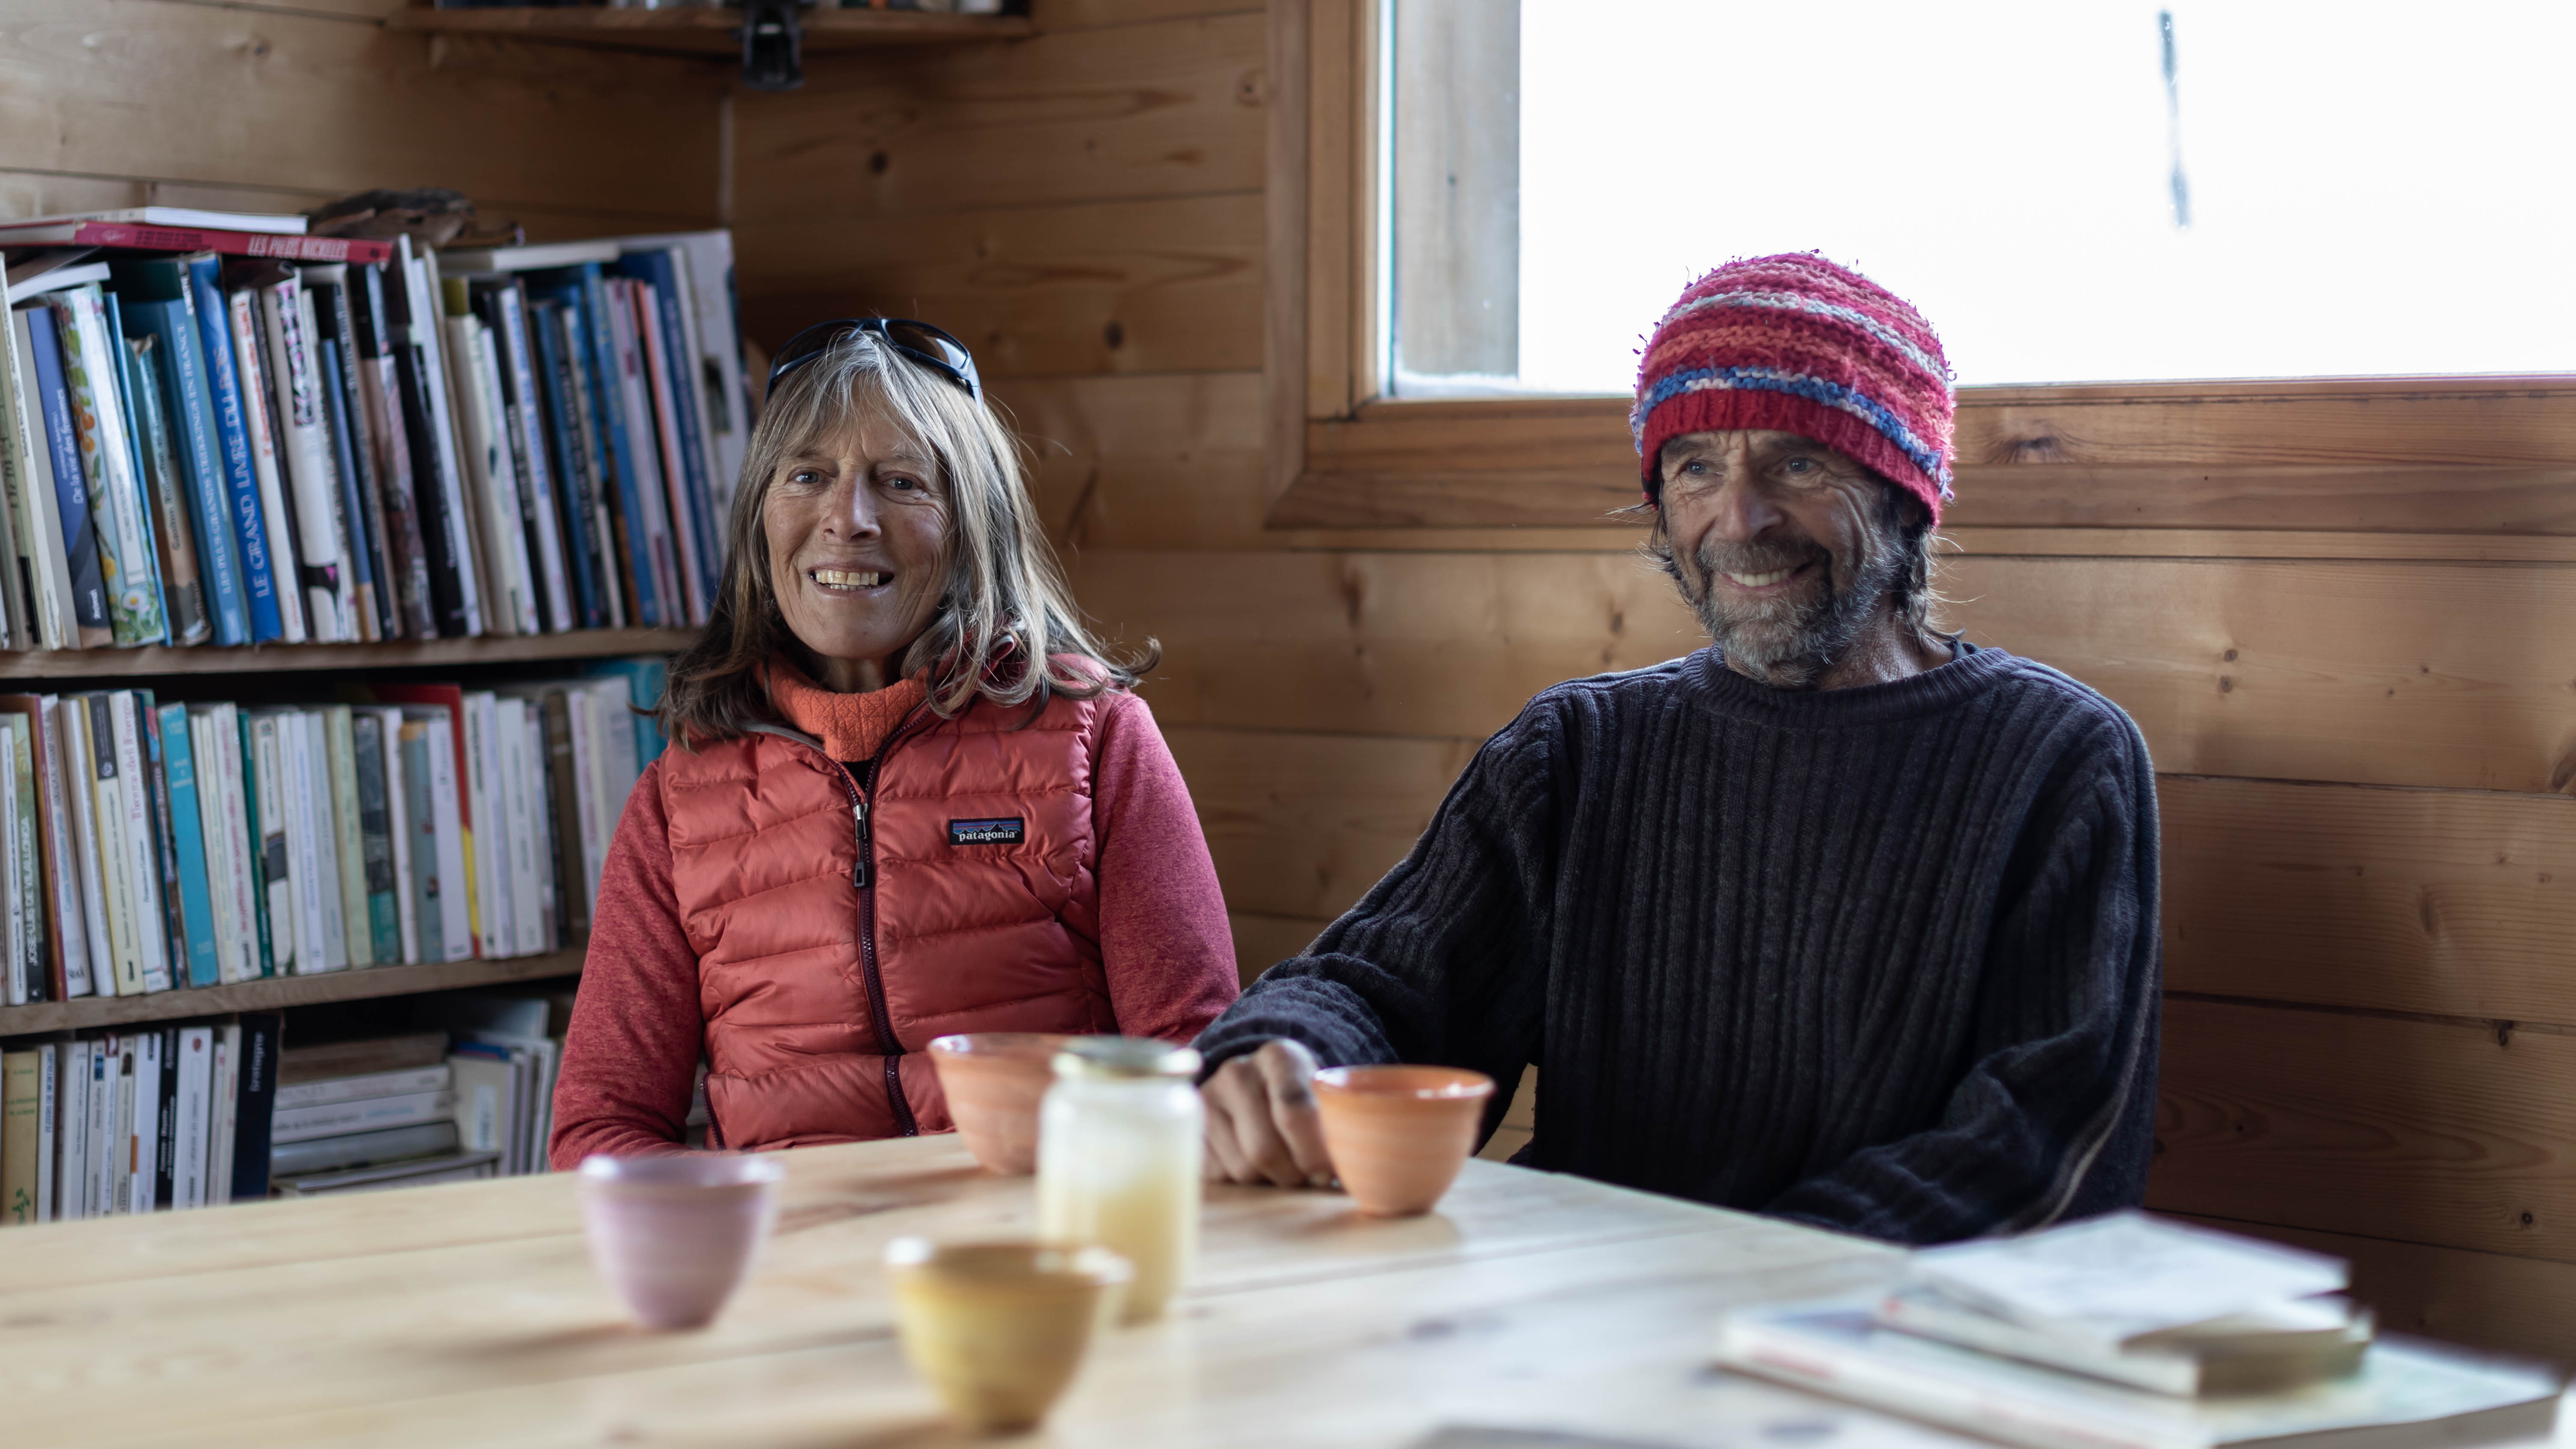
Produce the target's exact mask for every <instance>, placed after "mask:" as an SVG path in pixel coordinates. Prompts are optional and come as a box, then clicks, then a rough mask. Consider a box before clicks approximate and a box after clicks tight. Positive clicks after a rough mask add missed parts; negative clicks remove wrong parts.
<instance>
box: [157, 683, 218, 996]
mask: <svg viewBox="0 0 2576 1449" xmlns="http://www.w3.org/2000/svg"><path fill="white" fill-rule="evenodd" d="M159 714H160V718H161V749H162V759H163V771H164V774H165V775H166V776H167V777H168V780H169V786H170V840H171V844H172V845H173V846H174V847H175V850H174V852H173V853H174V855H175V856H176V859H177V865H178V876H179V918H180V921H181V923H182V924H183V925H184V926H185V927H186V931H187V934H186V935H185V937H183V939H184V940H185V941H186V942H187V948H188V949H187V975H188V984H189V985H190V986H215V985H220V984H221V983H222V981H223V979H224V973H223V959H222V955H221V953H220V952H219V951H218V950H217V949H216V945H215V895H214V888H213V886H212V885H211V884H210V883H209V881H208V878H207V876H208V872H207V869H206V826H205V815H204V807H203V804H202V802H201V801H200V800H199V798H198V797H199V793H200V792H199V790H198V785H197V763H196V752H195V750H194V749H193V748H192V741H191V738H190V729H189V724H190V721H189V719H188V707H187V706H186V705H184V704H165V705H163V706H161V708H160V710H159Z"/></svg>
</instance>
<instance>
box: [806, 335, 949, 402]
mask: <svg viewBox="0 0 2576 1449" xmlns="http://www.w3.org/2000/svg"><path fill="white" fill-rule="evenodd" d="M854 332H873V333H875V334H876V335H877V336H879V337H881V338H884V339H885V344H886V346H888V347H891V348H893V349H894V350H895V351H897V352H900V353H902V354H903V355H904V356H906V357H909V358H911V359H912V360H913V361H915V362H918V363H920V364H921V365H922V366H924V367H927V368H929V369H931V370H932V371H933V372H936V373H939V374H940V375H941V376H943V377H946V378H947V379H948V380H949V381H951V382H954V383H956V384H957V385H958V386H959V387H962V388H964V389H966V395H967V396H969V397H971V398H973V399H975V401H977V402H982V401H983V400H984V383H983V380H982V379H981V378H978V377H977V376H976V375H975V354H973V353H971V352H968V351H967V350H966V344H965V343H963V342H960V341H958V340H957V339H956V338H954V337H951V336H949V335H948V334H947V333H945V332H942V331H940V330H939V329H938V328H936V327H933V326H931V325H930V324H929V323H927V322H913V321H908V320H906V319H904V318H901V317H843V318H841V319H839V320H838V321H833V322H817V323H815V324H814V325H813V326H811V327H808V328H806V329H805V330H804V331H802V332H799V333H797V334H796V335H795V336H793V337H790V338H788V339H787V345H786V346H784V347H782V348H780V349H778V355H777V356H776V357H773V358H771V359H770V362H769V387H768V388H767V389H766V390H765V391H770V392H774V391H776V390H777V387H778V380H779V379H780V378H782V377H785V376H786V375H787V374H789V373H791V372H793V371H795V370H796V369H797V368H798V367H799V366H800V365H802V364H804V363H808V362H811V361H813V360H814V359H815V358H817V357H820V356H822V355H823V354H824V353H825V352H828V351H830V350H831V347H832V344H833V343H835V342H838V341H840V340H841V339H842V338H844V337H847V336H849V335H851V334H852V333H854Z"/></svg>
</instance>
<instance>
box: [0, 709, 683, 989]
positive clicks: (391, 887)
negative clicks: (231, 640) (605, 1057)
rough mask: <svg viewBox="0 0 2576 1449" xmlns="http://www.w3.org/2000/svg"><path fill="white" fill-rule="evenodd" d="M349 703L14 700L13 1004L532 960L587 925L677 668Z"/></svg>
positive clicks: (6, 846)
mask: <svg viewBox="0 0 2576 1449" xmlns="http://www.w3.org/2000/svg"><path fill="white" fill-rule="evenodd" d="M593 667H594V670H595V671H596V672H595V673H594V674H592V675H590V676H588V677H584V678H579V679H565V680H554V681H539V682H533V683H521V684H509V685H504V686H501V687H498V688H495V689H468V688H465V687H463V686H460V685H454V684H410V685H379V686H375V687H373V688H369V689H364V690H359V691H357V692H359V693H362V694H364V695H365V696H366V697H367V699H366V702H361V703H355V704H343V703H333V704H321V705H265V706H256V707H253V706H245V705H237V704H231V703H223V702H200V703H192V704H177V703H172V704H162V703H159V702H158V701H157V699H156V697H155V696H154V694H153V692H152V691H150V690H147V689H119V690H103V691H98V692H94V693H88V694H68V695H60V696H57V695H50V694H47V695H0V806H5V807H6V808H0V961H5V962H6V964H7V971H6V978H5V979H6V991H5V1001H6V1004H8V1005H12V1006H16V1005H23V1004H26V1003H28V1002H32V1001H47V1000H57V1001H58V1000H66V999H70V998H73V997H79V996H88V995H99V996H131V995H142V994H148V993H151V992H158V991H168V990H174V989H185V988H192V987H209V986H219V985H229V984H232V983H235V982H241V981H251V980H257V979H259V978H262V977H269V976H286V975H311V974H314V973H317V972H325V971H341V970H348V969H352V968H363V967H369V966H386V965H397V964H415V963H420V962H431V961H460V960H465V959H467V958H471V957H487V958H497V957H506V956H526V955H535V954H540V953H543V952H547V951H553V950H558V949H561V948H563V947H566V946H569V945H571V944H572V943H573V942H575V941H576V940H578V939H580V938H581V936H582V934H583V933H584V932H586V931H587V930H588V929H589V924H590V917H591V910H592V908H593V906H594V905H595V904H596V903H597V900H598V891H599V875H600V871H601V868H602V867H603V865H604V864H605V863H606V858H607V852H608V843H609V838H610V836H611V834H612V833H613V832H614V831H615V829H616V826H617V820H618V816H619V814H620V813H621V812H622V811H623V810H624V808H625V804H626V796H627V794H628V793H629V792H630V791H631V790H632V789H633V788H634V785H635V781H636V778H637V776H638V775H639V774H641V772H642V771H643V768H644V766H645V765H647V764H649V763H651V761H652V759H653V758H654V757H655V756H656V755H658V754H659V753H660V751H661V748H662V738H661V733H660V730H659V729H658V728H657V727H656V726H655V725H654V724H653V722H652V720H651V719H649V718H647V717H644V716H641V715H638V714H636V713H635V712H634V709H633V708H632V706H635V705H637V704H639V703H647V702H649V701H651V700H653V699H656V698H658V697H659V695H660V692H661V686H662V679H663V676H664V672H665V669H666V666H665V664H664V662H663V661H661V660H659V659H637V660H614V661H606V662H603V663H601V664H598V665H595V666H593Z"/></svg>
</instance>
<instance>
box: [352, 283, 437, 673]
mask: <svg viewBox="0 0 2576 1449" xmlns="http://www.w3.org/2000/svg"><path fill="white" fill-rule="evenodd" d="M349 315H350V321H351V324H352V325H353V326H355V327H356V328H357V343H358V406H359V411H360V412H361V413H362V414H363V415H364V416H365V418H366V423H367V432H368V435H369V437H370V438H371V439H372V440H373V441H374V444H375V450H376V451H375V459H374V461H375V471H376V505H377V507H378V510H379V514H380V516H381V519H382V528H381V533H382V537H383V539H384V545H383V546H384V551H385V577H386V578H387V579H388V580H390V583H389V585H388V587H389V588H390V589H391V591H392V595H393V597H392V601H391V602H392V609H393V614H394V617H395V619H396V620H397V621H398V623H399V624H400V626H401V627H400V628H399V629H398V630H396V631H395V636H397V637H402V638H411V639H435V638H437V637H438V611H437V605H436V600H435V599H434V597H433V593H432V590H431V587H430V576H429V554H428V549H427V545H426V544H425V543H424V542H423V539H422V529H421V518H420V506H419V502H418V498H417V492H418V485H417V480H416V479H415V478H414V476H413V469H412V458H413V455H414V449H413V439H412V436H411V432H410V430H409V429H410V424H409V422H408V420H407V409H406V406H405V398H406V396H407V394H406V391H405V385H404V373H403V369H402V367H401V365H400V362H399V356H398V352H397V347H396V344H395V342H394V340H393V336H392V331H391V326H392V324H391V319H390V318H389V317H388V316H387V302H386V298H385V278H384V269H383V268H382V267H366V268H362V269H361V270H359V271H357V272H353V273H352V274H351V281H350V289H349Z"/></svg>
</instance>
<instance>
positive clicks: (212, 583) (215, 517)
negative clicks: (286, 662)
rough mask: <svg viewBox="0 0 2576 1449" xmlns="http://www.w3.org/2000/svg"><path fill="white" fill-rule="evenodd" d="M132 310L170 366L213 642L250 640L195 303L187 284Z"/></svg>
mask: <svg viewBox="0 0 2576 1449" xmlns="http://www.w3.org/2000/svg"><path fill="white" fill-rule="evenodd" d="M125 310H126V313H127V315H129V316H131V317H133V318H134V319H135V320H136V321H137V322H138V323H139V324H141V325H142V326H143V327H144V328H146V329H147V330H148V331H149V332H150V333H151V335H152V336H153V337H155V338H157V339H158V341H159V346H160V348H161V351H162V357H163V361H164V362H165V363H166V364H167V366H168V374H169V384H170V392H169V401H170V410H169V411H170V419H171V425H172V431H173V433H174V434H175V435H176V441H177V442H178V444H179V449H178V451H179V457H180V462H181V464H182V465H183V466H182V467H181V469H180V481H181V485H182V492H183V493H184V494H185V495H186V505H185V509H184V511H185V512H186V514H187V517H188V524H189V529H188V532H189V536H190V538H192V539H193V540H194V541H195V544H196V555H197V562H198V565H199V567H198V574H199V576H200V577H201V578H202V579H203V580H204V581H205V585H206V605H207V611H208V613H209V615H210V616H211V619H210V622H211V625H212V628H213V637H214V642H215V643H217V644H225V645H233V644H247V643H249V642H250V614H249V610H248V601H247V599H246V598H245V597H244V594H243V590H242V577H241V546H240V543H239V542H238V540H236V539H235V538H234V537H233V528H232V514H231V509H230V508H229V506H228V505H227V493H226V489H225V484H224V457H223V443H222V440H221V439H222V434H221V429H220V428H219V427H218V426H217V424H216V421H215V406H214V401H213V392H214V384H213V381H212V379H211V377H210V375H209V373H208V372H207V368H206V359H205V346H204V343H203V342H202V340H201V338H202V336H203V333H202V330H201V329H200V328H199V327H198V325H197V315H196V303H195V301H194V299H193V298H192V296H191V295H190V293H189V292H188V291H187V290H186V289H185V287H184V286H183V287H182V288H181V290H180V293H179V295H178V297H177V298H176V299H175V300H171V301H166V302H131V303H128V304H127V306H126V309H125Z"/></svg>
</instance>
